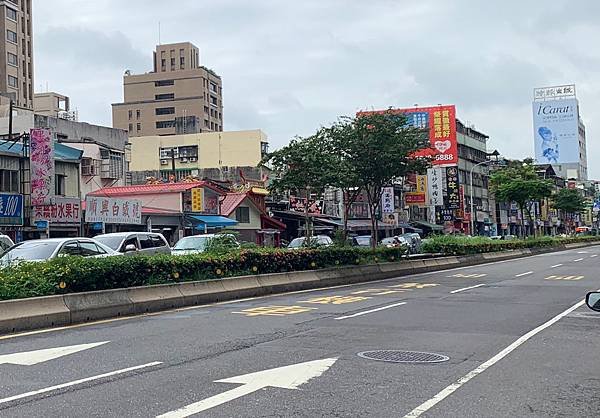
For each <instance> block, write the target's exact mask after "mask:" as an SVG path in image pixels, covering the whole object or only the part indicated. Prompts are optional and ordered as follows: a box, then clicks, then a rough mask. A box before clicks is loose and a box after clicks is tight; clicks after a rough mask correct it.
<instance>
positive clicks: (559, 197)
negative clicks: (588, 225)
mask: <svg viewBox="0 0 600 418" xmlns="http://www.w3.org/2000/svg"><path fill="white" fill-rule="evenodd" d="M588 206H589V204H588V202H587V201H586V199H585V198H584V197H583V195H582V194H581V191H580V190H577V189H560V190H559V191H558V193H556V194H555V195H554V197H553V198H552V207H554V208H555V209H558V210H560V211H562V212H563V213H564V214H565V215H567V218H568V219H569V220H572V219H573V217H574V215H575V214H579V213H582V212H585V210H586V208H587V207H588Z"/></svg>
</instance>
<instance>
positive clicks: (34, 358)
mask: <svg viewBox="0 0 600 418" xmlns="http://www.w3.org/2000/svg"><path fill="white" fill-rule="evenodd" d="M109 342H110V341H103V342H101V343H92V344H80V345H71V346H68V347H56V348H47V349H44V350H36V351H27V352H24V353H15V354H4V355H0V364H17V365H20V366H33V365H34V364H38V363H43V362H45V361H48V360H54V359H57V358H59V357H63V356H68V355H69V354H73V353H77V352H79V351H83V350H89V349H90V348H94V347H98V346H99V345H103V344H107V343H109Z"/></svg>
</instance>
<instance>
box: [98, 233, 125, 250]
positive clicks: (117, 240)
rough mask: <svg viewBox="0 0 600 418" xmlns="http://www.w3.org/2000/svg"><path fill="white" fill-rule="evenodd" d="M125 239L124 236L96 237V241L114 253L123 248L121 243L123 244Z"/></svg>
mask: <svg viewBox="0 0 600 418" xmlns="http://www.w3.org/2000/svg"><path fill="white" fill-rule="evenodd" d="M123 238H124V237H122V236H116V235H99V236H97V237H94V239H95V240H96V241H98V242H100V243H102V244H104V245H106V246H107V247H108V248H110V249H111V250H113V251H118V250H119V247H120V246H121V243H122V242H123Z"/></svg>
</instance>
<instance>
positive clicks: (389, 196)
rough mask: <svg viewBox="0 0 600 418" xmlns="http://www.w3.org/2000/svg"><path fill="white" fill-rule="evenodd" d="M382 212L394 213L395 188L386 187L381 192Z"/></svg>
mask: <svg viewBox="0 0 600 418" xmlns="http://www.w3.org/2000/svg"><path fill="white" fill-rule="evenodd" d="M381 212H382V213H384V214H387V213H394V188H393V187H384V188H382V190H381Z"/></svg>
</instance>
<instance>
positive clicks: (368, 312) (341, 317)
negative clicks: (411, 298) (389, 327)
mask: <svg viewBox="0 0 600 418" xmlns="http://www.w3.org/2000/svg"><path fill="white" fill-rule="evenodd" d="M402 305H406V302H400V303H394V304H393V305H387V306H382V307H381V308H376V309H371V310H369V311H363V312H358V313H355V314H352V315H346V316H340V317H338V318H335V319H337V320H340V319H349V318H356V317H357V316H362V315H367V314H370V313H373V312H379V311H383V310H385V309H390V308H395V307H396V306H402Z"/></svg>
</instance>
